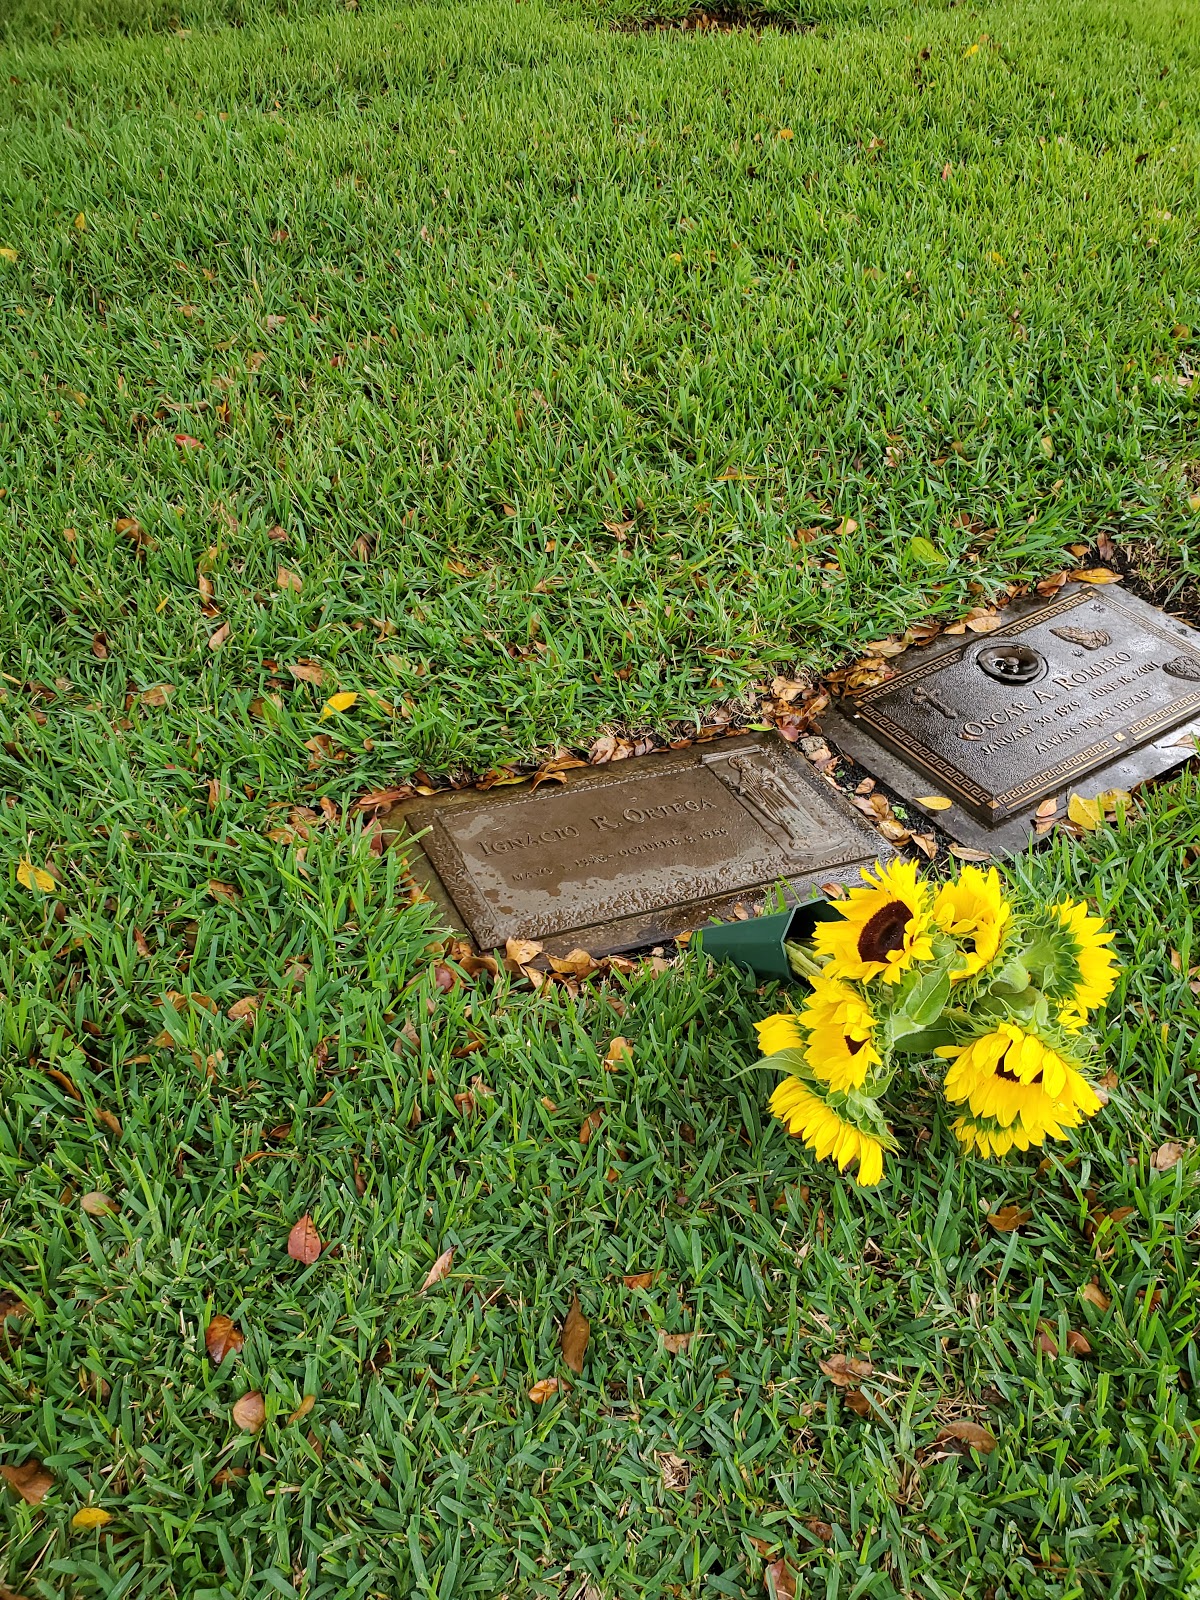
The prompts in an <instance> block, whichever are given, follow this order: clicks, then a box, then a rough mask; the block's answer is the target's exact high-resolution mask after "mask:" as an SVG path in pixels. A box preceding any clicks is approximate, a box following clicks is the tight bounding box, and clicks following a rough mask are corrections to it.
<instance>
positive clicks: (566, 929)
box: [392, 734, 892, 955]
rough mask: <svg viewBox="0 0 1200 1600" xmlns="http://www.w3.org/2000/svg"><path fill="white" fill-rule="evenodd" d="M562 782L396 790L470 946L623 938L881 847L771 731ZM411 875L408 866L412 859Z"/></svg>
mask: <svg viewBox="0 0 1200 1600" xmlns="http://www.w3.org/2000/svg"><path fill="white" fill-rule="evenodd" d="M566 780H567V781H566V782H565V783H564V784H561V785H559V784H553V785H551V784H542V785H540V786H539V787H538V788H537V789H536V790H534V789H529V788H524V787H523V788H521V789H507V790H502V791H499V792H495V791H492V792H489V793H486V794H480V793H478V792H475V791H471V790H465V791H461V792H459V793H455V794H447V795H438V796H436V797H433V798H431V799H428V800H415V801H408V802H406V803H405V804H404V805H403V806H402V807H400V808H398V810H397V811H394V812H393V813H392V819H395V818H396V817H400V818H401V819H402V822H403V826H404V829H405V830H406V831H407V832H408V833H409V834H410V835H414V836H419V849H420V851H422V852H423V853H424V863H423V865H424V867H425V868H426V869H427V870H426V871H425V873H424V876H425V877H426V879H427V881H428V883H429V887H430V890H431V892H432V893H433V895H434V896H435V898H437V899H439V900H440V901H441V903H442V905H443V908H444V909H445V910H446V911H447V913H448V914H449V915H450V916H451V918H452V920H453V921H454V922H456V923H459V925H461V924H462V923H465V925H466V926H467V927H468V928H469V929H470V931H471V933H472V934H473V935H474V937H475V939H476V941H477V942H478V944H479V945H480V946H481V947H483V948H491V947H494V946H497V945H501V944H503V943H504V942H505V940H506V939H509V938H521V939H538V940H541V941H543V942H544V943H546V945H547V948H548V949H550V950H551V951H565V950H568V949H570V948H572V947H574V946H578V947H580V948H583V949H585V950H589V951H591V952H592V954H594V955H599V954H603V953H606V952H610V951H613V950H621V949H634V948H636V947H637V946H639V945H644V944H652V943H654V942H655V941H657V940H659V939H663V938H671V937H673V936H675V935H676V934H679V933H683V932H685V931H688V930H690V929H694V928H698V927H700V926H701V925H702V924H703V923H705V922H707V921H709V920H711V919H712V918H713V917H719V916H722V915H728V914H729V913H730V912H731V911H732V908H733V906H734V904H735V903H736V902H737V901H738V900H739V899H741V900H746V899H749V898H752V897H753V896H754V895H755V893H756V892H759V893H762V892H764V891H766V890H768V889H770V888H771V886H772V885H774V884H776V883H778V882H779V881H780V880H786V881H787V882H788V883H789V884H790V885H791V886H792V888H793V889H794V890H795V892H796V894H797V896H806V895H807V893H809V892H811V891H812V890H813V889H814V888H815V887H817V886H818V885H819V884H820V883H821V882H822V881H824V880H825V879H827V878H829V877H830V875H831V874H832V875H834V876H836V877H838V878H839V879H840V878H844V877H847V876H851V875H855V874H854V870H853V869H855V868H856V867H857V866H858V865H859V864H860V863H864V862H869V861H873V860H874V859H875V858H876V857H886V856H888V855H890V854H891V853H892V851H891V847H890V846H889V845H888V844H887V843H886V841H885V840H884V839H883V838H882V836H881V835H880V834H878V833H876V831H875V830H874V829H873V828H871V827H870V826H868V824H867V823H866V822H865V821H864V820H863V818H862V817H860V816H859V815H858V813H857V812H856V811H855V810H854V809H853V808H852V807H851V806H850V805H848V804H847V803H846V801H845V800H844V799H843V798H842V796H841V795H840V794H838V793H837V792H836V791H835V790H834V789H833V788H832V787H831V786H830V785H829V784H828V783H827V782H825V780H824V779H822V778H821V777H819V776H817V775H815V774H814V773H813V772H812V770H811V769H810V767H809V765H808V763H807V762H806V761H805V760H804V758H803V756H801V755H798V754H797V753H796V752H794V751H793V750H791V749H790V748H789V747H788V746H787V745H785V744H784V743H783V741H782V740H780V739H779V738H778V737H777V736H775V735H773V734H771V735H740V736H738V737H736V738H728V739H722V740H719V741H717V742H715V743H712V744H703V745H696V746H693V747H691V748H689V749H687V750H678V751H671V752H669V753H667V754H664V755H654V756H643V757H640V758H635V759H633V760H629V761H622V762H618V763H614V764H613V765H611V766H603V767H588V768H581V769H579V770H577V771H571V772H568V773H567V774H566ZM414 870H416V871H417V872H418V873H420V872H421V870H422V861H421V858H420V856H417V857H416V859H415V860H414Z"/></svg>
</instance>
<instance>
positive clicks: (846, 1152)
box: [770, 1078, 883, 1189]
mask: <svg viewBox="0 0 1200 1600" xmlns="http://www.w3.org/2000/svg"><path fill="white" fill-rule="evenodd" d="M770 1105H771V1113H772V1115H773V1116H776V1117H778V1118H779V1120H780V1122H782V1123H783V1124H784V1126H785V1127H786V1128H787V1130H788V1132H789V1133H791V1134H794V1135H796V1137H797V1138H800V1139H803V1140H804V1143H805V1144H806V1145H807V1146H808V1148H809V1149H810V1150H811V1151H813V1152H814V1154H815V1155H816V1157H817V1160H818V1161H824V1160H825V1159H826V1158H831V1159H832V1160H834V1161H836V1162H837V1166H838V1171H839V1172H845V1170H846V1168H847V1167H848V1166H849V1165H850V1163H851V1162H852V1161H854V1160H857V1161H858V1171H857V1172H856V1173H855V1174H854V1181H855V1183H857V1184H858V1185H859V1186H860V1188H864V1189H866V1188H869V1187H870V1186H871V1185H872V1184H876V1183H878V1182H879V1180H880V1178H882V1177H883V1145H882V1144H881V1143H880V1142H879V1140H878V1139H873V1138H872V1137H871V1135H870V1134H869V1133H863V1132H862V1131H861V1129H859V1128H856V1127H855V1126H854V1124H853V1123H852V1122H847V1121H846V1120H845V1119H844V1118H843V1117H839V1116H838V1114H837V1112H836V1111H834V1110H833V1108H832V1107H831V1106H829V1105H826V1103H825V1101H824V1100H822V1099H821V1097H820V1095H818V1094H814V1093H813V1091H812V1089H810V1088H809V1086H808V1085H807V1084H805V1083H801V1081H800V1079H799V1078H785V1079H784V1080H783V1082H782V1083H780V1084H778V1085H777V1086H776V1088H775V1091H774V1093H773V1094H772V1095H771V1101H770Z"/></svg>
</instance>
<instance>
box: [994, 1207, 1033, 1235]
mask: <svg viewBox="0 0 1200 1600" xmlns="http://www.w3.org/2000/svg"><path fill="white" fill-rule="evenodd" d="M1032 1216H1033V1212H1032V1211H1031V1210H1030V1209H1029V1208H1028V1206H1017V1205H1012V1206H1002V1207H1001V1208H1000V1210H999V1211H992V1212H989V1213H988V1222H989V1224H990V1225H991V1226H992V1227H993V1228H995V1230H996V1232H997V1233H1012V1232H1013V1230H1014V1229H1016V1228H1019V1227H1020V1226H1021V1225H1022V1223H1025V1222H1028V1221H1029V1219H1030V1217H1032Z"/></svg>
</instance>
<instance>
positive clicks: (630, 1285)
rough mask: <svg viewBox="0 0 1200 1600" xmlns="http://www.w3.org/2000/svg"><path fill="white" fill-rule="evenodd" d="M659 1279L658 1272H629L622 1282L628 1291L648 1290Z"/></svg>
mask: <svg viewBox="0 0 1200 1600" xmlns="http://www.w3.org/2000/svg"><path fill="white" fill-rule="evenodd" d="M657 1277H658V1273H657V1272H628V1273H626V1274H625V1276H624V1278H622V1280H621V1282H622V1283H623V1284H624V1285H625V1287H626V1288H627V1289H648V1288H649V1287H650V1285H651V1284H652V1283H653V1282H654V1280H655V1278H657Z"/></svg>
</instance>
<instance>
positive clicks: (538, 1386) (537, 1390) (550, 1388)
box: [529, 1378, 558, 1406]
mask: <svg viewBox="0 0 1200 1600" xmlns="http://www.w3.org/2000/svg"><path fill="white" fill-rule="evenodd" d="M557 1393H558V1379H557V1378H539V1379H538V1381H537V1382H536V1383H535V1384H534V1386H533V1388H532V1389H530V1391H529V1398H530V1399H531V1400H532V1401H533V1403H534V1405H535V1406H540V1405H541V1404H542V1402H543V1401H545V1400H549V1398H550V1396H551V1395H552V1394H557Z"/></svg>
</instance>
